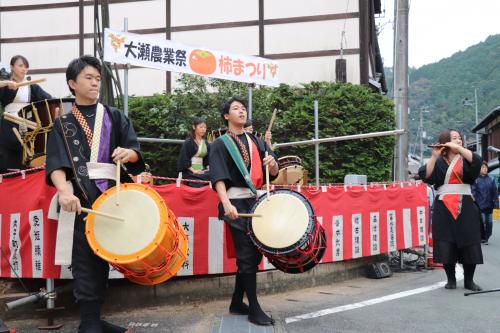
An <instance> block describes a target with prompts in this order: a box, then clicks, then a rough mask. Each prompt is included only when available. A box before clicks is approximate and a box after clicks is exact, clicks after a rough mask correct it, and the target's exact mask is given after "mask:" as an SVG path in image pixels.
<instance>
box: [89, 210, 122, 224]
mask: <svg viewBox="0 0 500 333" xmlns="http://www.w3.org/2000/svg"><path fill="white" fill-rule="evenodd" d="M82 212H84V213H87V214H94V215H99V216H103V217H107V218H110V219H113V220H118V221H122V222H125V219H124V218H123V217H120V216H116V215H112V214H108V213H103V212H100V211H98V210H93V209H90V208H85V207H82Z"/></svg>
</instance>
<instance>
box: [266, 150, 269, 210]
mask: <svg viewBox="0 0 500 333" xmlns="http://www.w3.org/2000/svg"><path fill="white" fill-rule="evenodd" d="M267 156H269V154H268V153H267V151H266V157H267ZM266 191H267V200H269V163H268V164H266Z"/></svg>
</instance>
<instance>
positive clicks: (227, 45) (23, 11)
mask: <svg viewBox="0 0 500 333" xmlns="http://www.w3.org/2000/svg"><path fill="white" fill-rule="evenodd" d="M42 1H43V4H42V6H40V5H41V3H42ZM260 1H262V3H263V7H262V9H263V13H264V16H263V20H264V21H263V22H264V38H263V41H262V42H263V45H262V44H260V43H261V41H259V25H258V23H259V0H247V1H242V0H239V1H234V0H211V1H201V0H182V1H181V0H148V1H132V0H128V1H126V0H123V1H119V0H118V1H116V0H115V1H113V0H110V3H111V4H110V27H111V28H112V29H118V30H120V29H123V22H124V18H125V17H127V18H128V22H129V23H128V28H129V30H130V31H134V30H142V31H139V32H141V33H148V34H149V35H151V36H157V37H160V38H166V35H167V30H168V27H167V6H168V4H169V3H171V11H170V15H171V26H170V32H171V39H172V40H175V41H177V42H181V43H185V44H190V45H198V46H205V47H207V48H212V49H222V50H226V51H229V52H233V53H242V54H249V55H259V54H261V55H263V56H265V57H270V58H273V59H276V61H278V63H279V65H280V68H281V74H280V76H281V80H282V82H284V83H288V84H294V85H296V84H300V83H305V82H309V81H313V80H328V81H331V80H334V79H335V59H337V58H338V57H339V54H340V48H341V36H342V30H343V29H344V27H345V31H346V34H345V37H346V38H345V40H344V45H343V46H344V49H345V50H346V53H345V56H344V57H345V59H346V60H347V80H348V81H349V82H352V83H355V84H359V83H360V68H359V67H360V65H359V64H360V58H359V45H360V42H359V13H358V12H359V8H358V3H359V2H358V1H350V0H335V1H332V0H315V1H309V2H307V6H306V5H305V3H304V1H302V0H260ZM69 2H72V3H76V2H75V1H69V0H67V1H63V0H58V1H50V2H49V1H48V0H40V1H36V0H3V1H1V2H0V6H1V8H0V57H1V58H0V60H1V62H2V63H4V64H8V62H9V61H10V58H11V57H12V56H13V55H15V54H22V55H24V56H26V57H27V58H28V60H29V61H30V68H31V70H32V73H33V74H32V78H33V79H36V78H40V77H45V78H47V82H46V83H44V84H43V87H44V88H45V89H46V90H47V91H48V92H50V93H51V94H52V95H54V96H61V97H63V96H66V95H68V93H69V92H68V90H67V87H66V83H65V80H64V70H65V67H66V66H67V64H68V62H69V61H70V60H71V59H73V58H75V57H77V56H78V55H79V52H80V50H79V45H80V43H79V7H76V6H73V7H65V8H55V7H57V5H58V4H63V5H64V4H65V3H66V4H67V3H69ZM44 4H45V5H44ZM27 5H35V6H34V7H12V6H27ZM31 8H36V9H31ZM93 11H94V8H93V6H85V7H84V19H83V22H84V33H85V34H86V35H85V36H86V38H85V39H84V53H87V54H93V53H94V50H93V36H92V33H93V31H94V19H93ZM68 22H69V23H68ZM207 25H208V26H207ZM214 25H215V26H214ZM145 29H148V30H147V31H144V30H145ZM49 38H50V39H51V40H47V39H49ZM262 46H263V48H262ZM120 75H122V74H120ZM166 81H167V80H166V73H165V72H162V71H155V70H150V69H131V70H130V80H129V93H130V94H131V95H151V94H153V93H159V92H163V91H165V89H166V88H167V86H166ZM172 81H174V82H173V86H174V87H175V75H174V76H173V80H172Z"/></svg>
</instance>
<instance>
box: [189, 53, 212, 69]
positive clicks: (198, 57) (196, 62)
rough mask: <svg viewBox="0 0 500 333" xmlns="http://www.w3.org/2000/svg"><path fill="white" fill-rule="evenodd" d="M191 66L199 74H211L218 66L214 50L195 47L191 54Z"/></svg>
mask: <svg viewBox="0 0 500 333" xmlns="http://www.w3.org/2000/svg"><path fill="white" fill-rule="evenodd" d="M189 66H190V67H191V70H192V71H193V72H195V73H197V74H201V75H210V74H212V73H213V72H215V69H216V68H217V61H216V59H215V56H214V55H213V53H212V52H210V51H206V50H200V49H195V50H193V51H191V54H190V55H189Z"/></svg>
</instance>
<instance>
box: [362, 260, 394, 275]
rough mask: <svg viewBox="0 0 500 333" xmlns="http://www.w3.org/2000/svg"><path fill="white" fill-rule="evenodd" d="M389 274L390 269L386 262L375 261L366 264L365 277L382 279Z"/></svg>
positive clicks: (390, 273)
mask: <svg viewBox="0 0 500 333" xmlns="http://www.w3.org/2000/svg"><path fill="white" fill-rule="evenodd" d="M390 276H392V270H391V267H389V265H388V264H387V263H386V262H376V263H373V264H368V265H366V277H367V278H370V279H382V278H386V277H390Z"/></svg>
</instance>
